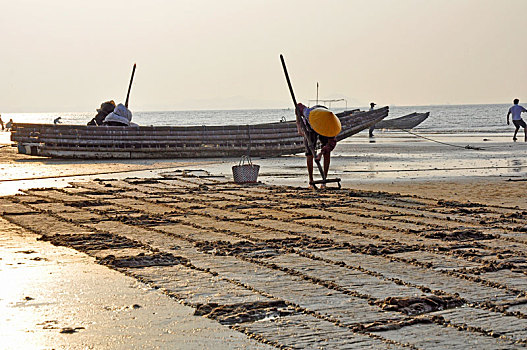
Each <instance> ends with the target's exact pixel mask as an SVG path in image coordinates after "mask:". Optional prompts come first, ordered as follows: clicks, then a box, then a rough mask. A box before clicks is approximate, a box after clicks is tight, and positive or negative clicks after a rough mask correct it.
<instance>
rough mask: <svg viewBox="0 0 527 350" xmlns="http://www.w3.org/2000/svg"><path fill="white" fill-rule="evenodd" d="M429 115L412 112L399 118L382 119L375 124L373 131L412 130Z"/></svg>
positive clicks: (428, 113)
mask: <svg viewBox="0 0 527 350" xmlns="http://www.w3.org/2000/svg"><path fill="white" fill-rule="evenodd" d="M429 115H430V112H426V113H416V112H414V113H411V114H408V115H405V116H402V117H399V118H394V119H384V120H382V121H380V122H378V123H376V124H375V129H406V130H408V129H412V128H415V127H416V126H417V125H419V124H421V123H422V122H424V121H425V119H426V118H428V116H429Z"/></svg>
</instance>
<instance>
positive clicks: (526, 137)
mask: <svg viewBox="0 0 527 350" xmlns="http://www.w3.org/2000/svg"><path fill="white" fill-rule="evenodd" d="M523 131H524V132H525V142H527V128H523Z"/></svg>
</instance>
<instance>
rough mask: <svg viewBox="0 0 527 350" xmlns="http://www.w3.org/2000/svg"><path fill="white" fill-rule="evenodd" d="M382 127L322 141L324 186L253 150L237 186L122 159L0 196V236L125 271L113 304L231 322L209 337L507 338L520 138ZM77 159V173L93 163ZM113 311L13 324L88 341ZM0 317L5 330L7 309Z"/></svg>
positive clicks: (412, 341)
mask: <svg viewBox="0 0 527 350" xmlns="http://www.w3.org/2000/svg"><path fill="white" fill-rule="evenodd" d="M397 137H398V136H396V137H395V138H396V139H395V140H394V139H391V140H386V139H381V138H380V137H377V139H376V143H375V144H373V146H374V147H372V144H369V142H368V140H367V139H366V138H357V141H356V142H353V143H348V144H345V143H341V144H339V146H338V147H340V150H339V152H340V154H339V153H338V152H336V154H335V157H334V163H333V165H334V168H333V169H334V172H335V173H336V174H337V175H339V176H341V177H342V178H343V186H344V187H343V189H341V190H335V189H329V190H326V191H322V192H313V191H310V190H307V189H305V179H304V177H305V173H304V172H305V170H304V168H303V158H302V157H301V156H298V157H282V158H278V159H265V160H264V159H256V160H254V161H255V162H256V163H258V164H260V165H261V167H262V168H261V177H260V179H261V180H262V182H263V183H260V184H258V185H251V186H240V185H236V184H233V183H232V182H231V179H230V174H229V172H230V166H232V165H233V162H234V160H222V161H210V160H209V161H203V163H201V161H200V163H193V164H191V165H189V164H188V163H185V161H182V162H174V164H173V165H174V167H175V168H174V169H172V170H168V169H150V170H148V171H146V172H145V171H144V170H145V169H141V168H140V167H139V168H137V169H135V168H134V169H133V170H138V171H139V172H137V173H130V172H127V173H124V174H116V173H113V174H105V175H104V176H103V174H100V175H97V177H98V178H97V179H95V178H93V177H91V178H90V177H89V176H88V177H86V178H82V179H79V178H68V179H67V180H68V181H72V183H71V185H70V186H69V187H64V186H61V187H60V188H40V189H32V190H31V189H26V190H23V193H24V195H16V196H4V197H2V198H1V199H0V211H1V212H2V217H3V219H4V220H7V221H8V222H9V223H7V222H0V225H2V227H5V228H9V227H11V228H16V230H14V229H3V232H5V234H4V237H6V236H7V241H8V242H10V241H11V240H12V239H10V237H15V236H18V235H20V234H21V233H20V232H26V233H24V234H31V235H34V236H33V237H39V241H38V242H37V243H38V244H39V245H45V246H46V247H48V248H46V249H49V250H51V251H53V249H66V250H67V251H69V252H70V253H69V254H72V255H75V256H82V259H84V260H85V261H86V271H88V273H87V275H88V276H91V275H92V271H95V270H92V269H102V270H97V271H103V270H104V271H106V272H102V275H104V276H106V275H108V276H111V278H114V279H116V280H119V279H120V278H122V279H123V281H125V282H121V283H122V285H121V287H119V289H118V290H121V289H120V288H124V289H123V290H125V289H126V283H131V284H132V285H135V286H143V288H144V290H146V291H147V292H144V290H142V289H141V288H139V287H138V288H137V290H133V291H132V292H130V294H131V299H129V300H130V301H127V302H124V303H119V302H117V300H119V298H116V297H115V296H112V295H107V294H106V293H104V294H105V295H107V296H105V297H102V298H101V299H102V300H99V304H101V303H102V304H104V305H106V304H110V305H114V304H115V305H120V306H123V307H124V306H129V305H130V304H132V306H133V305H134V304H136V303H137V304H138V305H150V306H145V308H144V309H147V310H149V309H148V308H149V307H152V308H156V307H159V305H158V304H160V305H163V306H162V307H160V308H165V307H167V305H171V304H170V303H173V304H174V305H179V303H181V304H183V305H185V306H186V307H190V308H192V310H193V313H194V316H192V317H193V318H194V319H195V320H196V322H202V320H203V319H209V320H214V321H215V325H221V329H223V330H224V331H225V332H232V333H225V334H226V335H225V336H224V337H223V339H224V340H225V339H226V342H224V343H223V344H224V345H225V346H227V347H228V346H231V345H232V347H235V346H238V347H240V348H243V347H253V346H255V344H258V345H261V346H270V347H278V348H317V347H318V348H390V349H393V348H422V349H430V348H460V349H461V348H463V349H466V348H474V349H480V348H489V349H492V348H496V349H498V348H523V347H524V346H525V344H527V331H526V329H527V308H526V305H527V277H526V276H525V274H526V273H527V260H526V253H525V251H526V250H525V245H526V244H527V237H526V232H527V205H526V203H525V197H524V196H522V195H521V191H519V189H521V188H522V187H523V185H524V179H525V168H524V164H523V159H522V158H521V157H519V155H521V154H524V153H525V150H527V147H526V146H525V145H524V144H518V143H517V144H512V143H508V142H507V141H506V140H505V138H504V139H503V140H501V139H499V140H496V141H482V140H481V141H478V142H472V144H474V145H475V146H476V147H477V146H478V145H479V144H480V143H481V144H485V145H486V147H487V150H485V151H483V150H481V151H473V150H471V149H462V148H455V150H451V149H450V148H451V147H452V146H446V145H440V144H437V145H435V144H434V145H432V144H429V143H421V142H420V141H415V140H412V139H407V138H405V139H400V140H399V139H397ZM448 141H449V142H456V139H452V138H449V140H448ZM466 141H467V140H466V139H463V140H459V139H457V143H458V144H460V145H461V144H463V143H465V142H466ZM473 141H477V140H473ZM416 142H417V143H419V145H418V147H416V145H415V144H414V143H416ZM387 146H389V147H387ZM490 146H492V147H490ZM368 152H369V153H368ZM445 152H450V153H449V154H448V155H444V153H445ZM465 152H466V153H465ZM419 155H421V158H420V159H421V161H420V162H419V161H417V160H416V159H415V157H417V156H419ZM15 157H18V156H15ZM372 159H375V161H373V160H372ZM412 159H413V162H410V160H412ZM350 160H353V162H351V161H350ZM513 161H517V162H513ZM13 162H15V163H16V162H17V160H16V159H15V160H13ZM53 162H58V163H60V161H48V160H42V161H41V163H42V167H44V168H50V169H52V168H53V167H54V166H55V164H53ZM507 162H512V163H511V165H506V164H508V163H507ZM114 163H115V164H119V162H114ZM472 163H473V164H475V166H464V167H463V168H465V169H460V168H461V167H459V166H458V165H456V164H462V165H470V164H472ZM17 164H18V163H17ZM88 164H89V165H88V166H86V167H84V168H83V169H84V170H86V169H88V168H89V169H93V168H95V167H97V166H98V165H97V163H96V162H91V163H90V162H88ZM489 164H490V166H487V165H489ZM492 164H494V165H495V166H494V168H493V167H492ZM501 164H505V165H503V166H501ZM132 165H133V166H136V165H135V164H132ZM430 165H432V166H430ZM141 166H142V165H141ZM157 166H158V165H154V168H155V167H157ZM170 166H172V164H171V165H170ZM368 166H370V167H373V168H372V169H370V171H369V172H368V171H367V172H362V171H361V170H363V168H364V167H368ZM90 167H91V168H90ZM117 167H118V166H117ZM434 167H435V168H437V169H443V170H436V169H434ZM451 167H454V168H456V169H455V170H453V171H449V170H445V169H448V168H451ZM79 168H82V167H79ZM383 169H384V170H390V169H392V170H396V171H392V172H389V171H381V170H383ZM416 169H428V171H416ZM485 169H487V170H485ZM126 170H132V169H126ZM198 170H199V171H198ZM366 170H367V169H366ZM399 170H400V171H399ZM473 170H477V171H478V172H479V173H470V172H471V171H473ZM141 171H143V172H141ZM50 172H51V173H52V170H50ZM102 172H103V171H101V173H102ZM438 172H440V174H439V176H438ZM77 174H79V173H77ZM130 174H132V175H133V177H130ZM388 174H392V175H390V176H388ZM222 176H224V177H222ZM81 180H82V181H81ZM39 181H40V180H32V181H29V184H27V186H30V185H31V184H33V185H35V184H38V183H39ZM8 182H9V183H10V184H11V185H18V184H20V182H17V181H8ZM291 184H292V185H294V186H288V185H291ZM298 186H300V187H298ZM12 187H13V186H12ZM15 187H16V186H15ZM33 187H47V186H33ZM15 231H16V232H15ZM4 244H7V243H4ZM52 247H53V248H52ZM6 249H7V248H6ZM16 249H18V248H16ZM69 249H73V251H72V250H69ZM34 250H35V251H36V250H37V249H34ZM74 251H78V252H80V253H74ZM6 254H7V253H6ZM18 254H19V255H20V256H23V257H25V258H29V256H32V255H31V254H23V253H18ZM41 254H42V253H39V254H38V255H39V256H43V255H41ZM84 254H85V255H84ZM11 255H15V256H16V254H11ZM3 256H4V255H3ZM93 259H95V261H96V262H97V263H98V265H95V264H93V263H92V261H94V260H93ZM3 260H4V259H3ZM3 260H2V261H3ZM41 262H42V264H46V261H45V260H40V261H39V260H31V264H32V265H33V264H34V265H36V266H38V265H39V264H40V263H41ZM99 265H102V266H99ZM52 266H56V264H55V265H53V264H52ZM49 268H52V267H49ZM53 268H56V267H53ZM108 268H109V269H108ZM77 269H78V268H77ZM74 270H75V269H74ZM0 273H4V274H5V270H4V271H0ZM97 273H98V274H99V273H101V272H97ZM74 276H75V275H74V274H73V275H72V277H71V278H70V280H71V281H73V282H72V285H71V286H72V288H70V289H69V293H73V294H74V295H75V297H76V298H80V299H82V298H84V297H85V296H86V295H85V294H86V293H84V294H83V293H82V289H79V288H78V287H76V284H75V283H74V281H76V280H77V279H76V278H75V277H74ZM124 279H126V280H124ZM59 280H61V279H60V278H59ZM62 283H63V284H65V285H66V286H67V285H68V282H66V281H63V282H62ZM90 283H94V282H92V281H89V282H87V284H90ZM42 285H44V286H46V285H47V284H46V283H42ZM77 285H78V284H77ZM123 285H124V286H123ZM30 290H31V289H30ZM44 290H45V287H44ZM22 294H27V295H28V296H30V297H31V293H22ZM22 294H19V295H17V296H16V298H15V296H12V297H9V298H7V299H6V300H5V304H6V308H7V309H8V310H9V311H10V312H11V313H13V314H15V315H16V314H17V312H18V313H19V314H20V312H21V311H19V310H17V309H16V308H14V307H13V306H12V305H14V303H16V302H19V301H20V298H22V300H23V298H24V297H23V296H22ZM145 294H146V295H154V296H155V297H153V299H151V300H148V298H146V296H145ZM35 295H37V294H35ZM17 298H18V299H17ZM145 298H146V300H144V301H143V299H145ZM57 300H61V299H60V298H58V299H57ZM65 300H67V298H66V299H65ZM86 300H87V302H88V303H89V302H90V300H92V299H90V297H89V296H86ZM137 300H139V301H137ZM30 301H32V300H30ZM9 303H11V304H9ZM149 303H150V304H149ZM53 310H54V311H53ZM82 310H83V308H82V307H81V308H79V311H78V312H79V313H80V315H85V313H83V312H84V311H82ZM84 310H85V308H84ZM126 310H128V309H126ZM139 310H143V309H139ZM128 311H130V312H133V311H134V310H128ZM128 311H127V313H125V314H124V315H115V314H114V316H115V318H113V319H112V320H113V321H112V322H108V323H103V324H101V325H99V324H98V323H97V322H96V320H97V318H98V317H101V315H104V313H103V314H100V313H97V312H93V313H92V314H90V315H88V316H86V318H83V317H84V316H83V317H78V318H76V319H75V317H74V316H71V319H72V320H74V321H75V322H63V321H61V320H62V319H63V318H61V317H60V314H58V315H57V314H56V313H57V312H58V310H57V309H56V308H55V309H53V308H50V311H49V314H48V315H46V317H42V319H43V320H42V321H41V322H44V321H46V320H47V319H48V318H49V319H50V320H59V322H58V323H57V324H56V328H50V329H46V330H44V328H43V326H40V325H38V322H37V323H35V324H34V325H33V327H34V328H31V327H29V326H28V327H29V328H28V329H29V331H30V332H36V333H40V334H43V333H45V335H46V336H47V339H62V338H61V337H64V334H63V333H60V330H61V329H63V328H64V327H70V328H73V329H74V330H75V332H74V333H73V334H68V336H71V338H65V339H66V340H65V341H66V342H69V341H71V344H89V343H90V342H93V344H103V343H102V342H103V341H104V340H102V339H97V337H90V334H92V335H93V334H95V333H96V330H97V329H98V328H97V327H101V328H104V329H106V330H107V333H105V336H108V335H113V336H116V332H115V329H116V328H119V326H120V325H124V326H123V327H126V326H127V322H128V321H127V320H128V317H130V313H128ZM31 312H34V313H35V314H36V315H38V312H37V311H31ZM53 313H55V315H54V314H53ZM71 314H72V315H75V314H76V313H75V312H71ZM145 315H146V314H143V315H138V317H136V320H137V322H139V323H138V324H137V325H135V326H137V327H139V325H140V324H141V322H142V327H144V328H142V329H145V333H144V337H142V338H137V339H136V341H137V342H134V344H141V345H144V346H148V345H149V343H148V341H151V340H152V339H150V340H148V339H149V336H151V337H159V333H157V330H158V328H156V326H155V323H156V322H161V321H160V320H161V319H162V317H156V316H152V317H146V316H145ZM187 316H188V314H187ZM178 318H179V316H178V315H166V319H170V320H173V319H178ZM4 322H6V325H7V326H11V327H13V323H12V320H8V321H7V320H6V321H4ZM189 322H190V324H189V327H192V321H189ZM151 325H153V326H152V329H153V330H152V331H151V332H150V331H146V329H149V327H150V326H151ZM135 326H134V327H135ZM39 327H40V328H39ZM75 327H83V328H79V329H75ZM112 327H115V328H112ZM210 327H214V326H210ZM3 328H4V329H6V328H5V327H3ZM166 328H168V329H170V330H172V331H173V332H176V333H177V330H178V329H179V328H178V325H177V324H170V325H168V326H166ZM197 328H201V327H197ZM112 329H113V330H112ZM205 334H206V335H205V339H210V338H206V336H207V334H209V333H207V332H205ZM232 334H235V335H232ZM209 335H210V334H209ZM240 335H241V336H242V337H241V338H237V336H240ZM165 337H166V338H165ZM101 338H102V336H101ZM160 339H162V340H160V341H164V340H166V341H167V343H159V344H160V346H161V347H165V348H170V346H169V345H167V344H173V343H170V341H171V339H172V338H170V336H169V335H165V333H163V335H162V336H161V337H160ZM173 339H175V338H173ZM198 339H200V337H199V336H198ZM233 339H234V340H233ZM127 341H128V340H123V346H124V347H126V345H129V344H131V343H130V342H132V341H131V340H130V341H129V342H128V343H127ZM190 341H192V340H190ZM246 342H253V343H246ZM39 344H40V345H42V346H45V344H48V343H39ZM116 344H117V343H116ZM220 344H221V343H220ZM233 344H236V345H233ZM182 347H184V346H182ZM205 347H207V346H206V345H205ZM189 348H191V347H189Z"/></svg>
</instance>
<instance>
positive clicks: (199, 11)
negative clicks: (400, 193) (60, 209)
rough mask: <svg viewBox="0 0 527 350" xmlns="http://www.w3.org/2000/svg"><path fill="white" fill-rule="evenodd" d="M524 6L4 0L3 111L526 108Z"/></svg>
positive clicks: (479, 0) (507, 2) (516, 1)
mask: <svg viewBox="0 0 527 350" xmlns="http://www.w3.org/2000/svg"><path fill="white" fill-rule="evenodd" d="M526 34H527V0H500V1H496V0H325V1H320V0H319V1H315V0H221V1H218V0H189V1H187V0H148V1H146V0H105V1H102V0H90V1H86V0H82V1H80V0H47V1H42V0H16V1H14V0H0V43H1V47H0V48H1V52H0V112H12V113H14V112H85V111H93V110H94V109H95V108H96V107H98V106H99V105H100V103H101V102H102V101H105V100H108V99H113V100H115V101H116V102H124V100H125V98H126V92H127V89H128V84H129V80H130V74H131V71H132V66H133V64H134V63H137V70H136V73H135V77H134V81H133V86H132V91H131V95H130V105H129V106H130V109H131V110H132V111H134V110H135V111H161V110H195V109H252V108H287V107H291V106H292V102H291V97H290V94H289V91H288V88H287V85H286V82H285V79H284V74H283V71H282V67H281V64H280V59H279V55H280V54H283V55H284V57H285V60H286V63H287V67H288V70H289V74H290V77H291V80H292V83H293V87H294V90H295V94H296V98H297V100H298V101H304V102H307V101H308V100H311V99H315V98H316V94H317V88H316V85H317V83H319V86H320V87H319V97H320V98H325V99H330V98H345V99H346V101H347V104H348V107H350V106H366V105H367V104H369V102H371V101H375V102H376V103H377V104H378V105H399V106H418V105H441V104H491V103H511V101H512V99H513V98H516V97H517V98H519V99H520V101H526V102H527V45H526V41H527V40H526V39H527V38H526Z"/></svg>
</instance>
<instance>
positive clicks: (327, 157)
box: [324, 153, 331, 178]
mask: <svg viewBox="0 0 527 350" xmlns="http://www.w3.org/2000/svg"><path fill="white" fill-rule="evenodd" d="M330 162H331V153H324V177H326V178H327V177H328V172H329V163H330Z"/></svg>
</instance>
